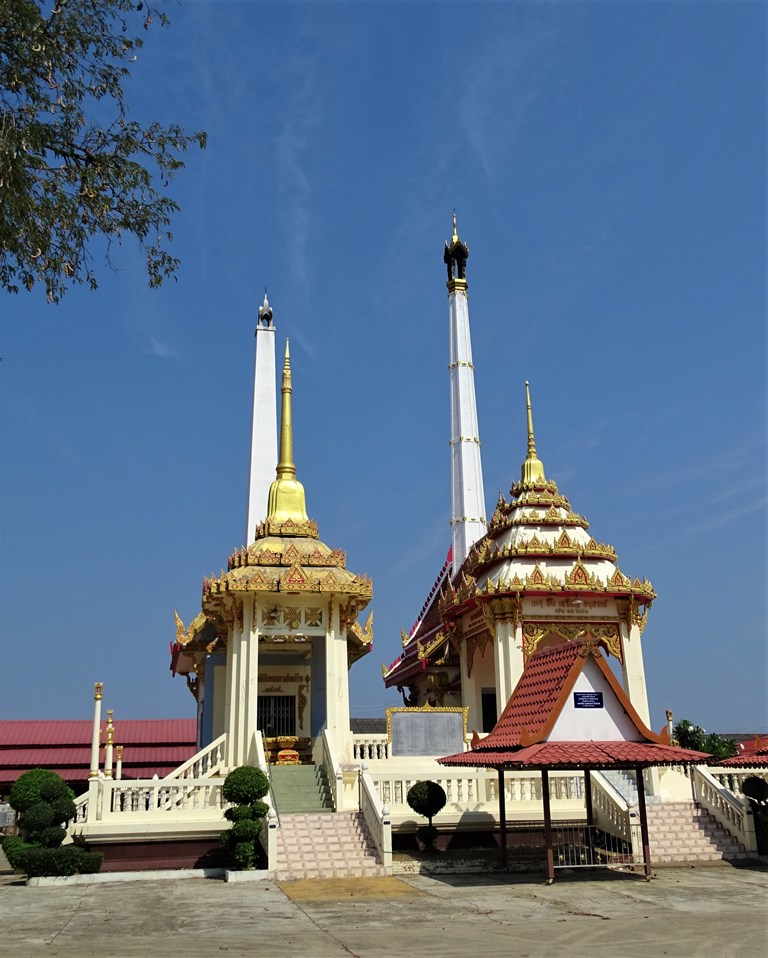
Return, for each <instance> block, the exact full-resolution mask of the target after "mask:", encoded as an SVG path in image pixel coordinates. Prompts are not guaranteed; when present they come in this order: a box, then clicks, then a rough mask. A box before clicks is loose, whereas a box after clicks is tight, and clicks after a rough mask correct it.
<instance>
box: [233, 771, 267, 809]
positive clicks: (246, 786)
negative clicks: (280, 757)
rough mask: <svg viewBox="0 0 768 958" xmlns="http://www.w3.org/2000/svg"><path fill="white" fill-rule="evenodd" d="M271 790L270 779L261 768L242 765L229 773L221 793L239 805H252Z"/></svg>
mask: <svg viewBox="0 0 768 958" xmlns="http://www.w3.org/2000/svg"><path fill="white" fill-rule="evenodd" d="M268 791H269V779H268V778H267V776H266V775H265V774H264V772H262V771H261V769H260V768H254V767H253V766H252V765H241V766H240V768H236V769H234V770H233V771H231V772H230V773H229V775H227V777H226V778H225V779H224V785H223V786H222V789H221V794H222V795H223V796H224V798H225V799H226V801H228V802H234V803H235V804H237V805H250V804H251V803H252V802H256V801H258V799H260V798H263V797H264V796H265V795H266V794H267V792H268Z"/></svg>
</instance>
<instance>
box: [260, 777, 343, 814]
mask: <svg viewBox="0 0 768 958" xmlns="http://www.w3.org/2000/svg"><path fill="white" fill-rule="evenodd" d="M269 771H270V777H271V779H272V796H273V798H274V800H275V805H276V807H277V811H278V814H279V815H280V817H281V819H282V817H283V815H292V814H294V813H296V812H315V813H317V812H332V811H333V799H332V798H331V788H330V785H329V784H328V775H327V774H326V771H325V766H324V765H271V766H270V769H269Z"/></svg>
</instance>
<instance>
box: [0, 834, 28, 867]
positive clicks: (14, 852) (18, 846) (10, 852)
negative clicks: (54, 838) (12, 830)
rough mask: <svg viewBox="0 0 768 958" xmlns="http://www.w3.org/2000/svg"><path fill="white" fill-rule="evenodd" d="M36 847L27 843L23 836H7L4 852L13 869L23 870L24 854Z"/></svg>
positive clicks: (4, 842) (4, 840) (4, 841)
mask: <svg viewBox="0 0 768 958" xmlns="http://www.w3.org/2000/svg"><path fill="white" fill-rule="evenodd" d="M34 847H35V846H34V845H30V844H29V843H28V842H25V841H24V839H23V838H22V837H21V835H6V836H5V838H4V839H3V851H4V852H5V857H6V858H7V859H8V864H9V865H10V866H11V868H21V867H22V866H21V862H22V856H23V855H24V852H26V851H27V849H29V848H34Z"/></svg>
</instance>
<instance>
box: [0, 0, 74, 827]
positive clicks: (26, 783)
mask: <svg viewBox="0 0 768 958" xmlns="http://www.w3.org/2000/svg"><path fill="white" fill-rule="evenodd" d="M0 3H2V0H0ZM43 793H45V794H43ZM64 797H67V798H69V799H70V800H71V799H73V798H74V797H75V793H74V792H73V791H72V789H71V788H69V787H68V786H67V783H66V782H65V781H63V780H62V779H61V778H59V776H58V775H57V774H56V772H52V771H51V770H50V769H48V768H33V769H30V770H29V771H28V772H24V774H23V775H20V776H19V777H18V778H17V779H16V781H15V782H14V783H13V785H11V790H10V792H9V793H8V803H9V804H10V806H11V808H15V809H16V811H17V812H25V811H26V810H27V809H28V808H30V807H31V806H32V805H36V804H38V802H54V801H56V800H57V799H59V798H64ZM70 817H71V816H70Z"/></svg>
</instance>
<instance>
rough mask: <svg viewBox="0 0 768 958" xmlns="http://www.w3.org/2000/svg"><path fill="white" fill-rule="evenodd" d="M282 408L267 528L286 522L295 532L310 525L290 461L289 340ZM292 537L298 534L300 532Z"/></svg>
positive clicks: (291, 441)
mask: <svg viewBox="0 0 768 958" xmlns="http://www.w3.org/2000/svg"><path fill="white" fill-rule="evenodd" d="M281 393H282V406H281V412H280V461H279V462H278V464H277V478H276V479H275V481H274V482H273V483H272V485H271V486H270V487H269V505H268V508H267V526H268V527H269V528H272V527H273V526H276V525H282V524H283V523H285V522H292V523H295V524H296V529H297V530H298V529H299V528H302V530H303V528H305V527H306V526H305V524H306V523H308V522H309V517H308V516H307V506H306V500H305V497H304V486H302V484H301V483H300V482H299V480H298V479H297V478H296V465H295V463H294V461H293V416H292V410H291V395H292V393H293V386H292V384H291V356H290V350H289V345H288V340H287V339H286V341H285V360H284V362H283V384H282V387H281ZM295 534H298V535H301V534H302V532H296V533H295Z"/></svg>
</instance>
